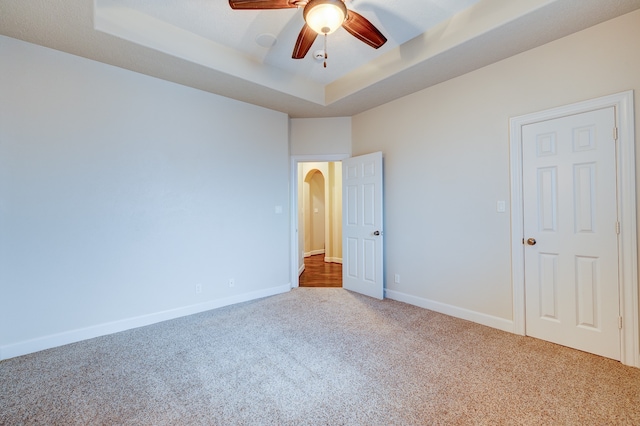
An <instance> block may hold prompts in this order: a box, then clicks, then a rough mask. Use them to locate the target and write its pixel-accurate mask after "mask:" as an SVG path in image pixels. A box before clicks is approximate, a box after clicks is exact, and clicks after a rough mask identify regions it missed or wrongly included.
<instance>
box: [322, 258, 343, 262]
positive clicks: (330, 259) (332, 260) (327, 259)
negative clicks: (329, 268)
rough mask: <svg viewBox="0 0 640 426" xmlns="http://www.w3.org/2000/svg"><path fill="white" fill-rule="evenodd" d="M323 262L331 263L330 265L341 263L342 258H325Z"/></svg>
mask: <svg viewBox="0 0 640 426" xmlns="http://www.w3.org/2000/svg"><path fill="white" fill-rule="evenodd" d="M324 261H325V262H331V263H342V258H341V257H325V258H324Z"/></svg>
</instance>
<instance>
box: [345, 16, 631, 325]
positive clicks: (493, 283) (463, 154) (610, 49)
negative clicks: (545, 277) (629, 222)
mask: <svg viewBox="0 0 640 426" xmlns="http://www.w3.org/2000/svg"><path fill="white" fill-rule="evenodd" d="M639 40H640V11H637V12H633V13H631V14H628V15H626V16H622V17H620V18H618V19H615V20H613V21H609V22H606V23H604V24H601V25H598V26H596V27H593V28H590V29H587V30H584V31H582V32H579V33H576V34H574V35H572V36H569V37H566V38H564V39H561V40H558V41H555V42H553V43H550V44H547V45H545V46H542V47H539V48H537V49H534V50H531V51H528V52H525V53H522V54H520V55H517V56H515V57H512V58H509V59H507V60H504V61H501V62H499V63H496V64H493V65H491V66H487V67H485V68H483V69H480V70H477V71H475V72H472V73H469V74H466V75H463V76H461V77H458V78H455V79H452V80H449V81H447V82H444V83H442V84H439V85H437V86H434V87H432V88H429V89H426V90H423V91H421V92H418V93H414V94H412V95H410V96H407V97H405V98H402V99H399V100H397V101H394V102H391V103H389V104H386V105H383V106H380V107H378V108H375V109H372V110H370V111H367V112H365V113H362V114H359V115H357V116H355V117H353V122H352V125H353V154H354V155H359V154H364V153H368V152H372V151H378V150H380V151H383V153H384V161H385V242H386V252H385V253H386V263H385V267H386V273H385V278H386V287H387V289H388V290H390V294H392V295H393V296H394V297H397V298H401V299H405V300H410V301H412V302H414V303H416V304H421V305H422V306H427V307H431V308H435V309H437V310H441V311H444V312H447V313H452V314H454V315H458V316H462V317H467V318H472V319H474V320H476V321H479V322H483V323H486V324H489V325H493V326H497V327H502V328H505V329H508V328H509V327H510V324H511V321H512V318H513V316H512V311H513V306H512V284H511V269H510V268H511V263H510V262H511V260H510V218H509V211H507V212H505V213H497V212H496V202H497V201H498V200H506V201H507V205H509V193H510V187H509V185H510V183H509V182H510V175H509V118H510V117H514V116H518V115H522V114H526V113H531V112H535V111H540V110H544V109H548V108H552V107H556V106H560V105H565V104H569V103H573V102H577V101H582V100H586V99H591V98H596V97H599V96H604V95H608V94H613V93H618V92H622V91H626V90H630V89H635V90H636V91H637V90H639V89H640V48H638V41H639ZM639 96H640V95H639V94H638V92H636V100H635V111H636V129H640V120H639V119H638V116H639V114H640V106H639V104H638V98H639ZM394 273H398V274H400V277H401V280H400V284H395V283H394V281H393V274H394Z"/></svg>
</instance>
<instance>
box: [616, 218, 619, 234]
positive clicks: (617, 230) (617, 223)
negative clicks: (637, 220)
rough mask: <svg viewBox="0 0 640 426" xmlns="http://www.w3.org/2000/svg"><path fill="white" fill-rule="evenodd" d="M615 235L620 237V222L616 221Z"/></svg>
mask: <svg viewBox="0 0 640 426" xmlns="http://www.w3.org/2000/svg"><path fill="white" fill-rule="evenodd" d="M616 234H618V235H620V221H616Z"/></svg>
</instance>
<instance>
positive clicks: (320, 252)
mask: <svg viewBox="0 0 640 426" xmlns="http://www.w3.org/2000/svg"><path fill="white" fill-rule="evenodd" d="M316 254H324V249H322V250H311V251H307V252H305V253H304V257H309V256H315V255H316Z"/></svg>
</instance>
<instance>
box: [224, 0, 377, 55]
mask: <svg viewBox="0 0 640 426" xmlns="http://www.w3.org/2000/svg"><path fill="white" fill-rule="evenodd" d="M229 5H230V6H231V8H232V9H245V10H246V9H252V10H258V9H288V8H294V7H296V8H300V7H302V8H304V9H303V11H302V16H303V17H304V21H305V24H304V26H303V27H302V30H301V31H300V34H299V35H298V41H296V45H295V47H294V48H293V54H292V55H291V57H292V58H293V59H302V58H304V57H305V55H306V54H307V52H308V51H309V49H310V48H311V45H313V42H314V41H315V40H316V38H317V37H318V35H319V34H323V35H325V40H326V35H328V34H331V33H332V32H334V31H335V30H337V29H338V28H339V27H342V28H344V29H345V30H347V31H348V32H349V33H350V34H351V35H353V36H354V37H356V38H357V39H358V40H361V41H363V42H365V43H366V44H368V45H369V46H371V47H373V48H374V49H378V48H379V47H380V46H382V45H383V44H385V43H386V42H387V39H386V37H385V36H384V35H382V33H381V32H380V31H379V30H378V29H377V28H376V27H375V26H374V25H373V24H372V23H371V22H369V21H368V20H367V19H366V18H365V17H363V16H362V15H359V14H357V13H356V12H354V11H353V10H349V9H347V6H345V4H344V0H229ZM325 59H326V49H325ZM325 66H326V62H325Z"/></svg>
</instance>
